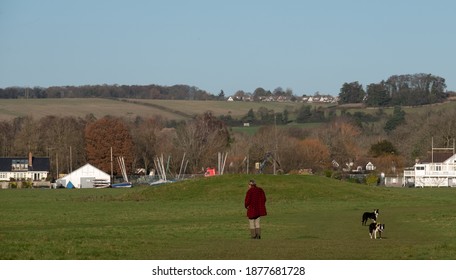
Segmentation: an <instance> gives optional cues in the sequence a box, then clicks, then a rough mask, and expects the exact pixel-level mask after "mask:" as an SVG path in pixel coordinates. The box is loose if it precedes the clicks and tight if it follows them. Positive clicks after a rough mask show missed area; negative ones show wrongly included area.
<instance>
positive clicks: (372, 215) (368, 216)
mask: <svg viewBox="0 0 456 280" xmlns="http://www.w3.org/2000/svg"><path fill="white" fill-rule="evenodd" d="M378 213H379V211H378V209H375V210H374V212H364V214H363V219H362V221H361V224H362V225H363V226H365V225H366V224H367V220H369V219H371V220H372V221H373V222H374V223H375V222H376V221H377V217H378Z"/></svg>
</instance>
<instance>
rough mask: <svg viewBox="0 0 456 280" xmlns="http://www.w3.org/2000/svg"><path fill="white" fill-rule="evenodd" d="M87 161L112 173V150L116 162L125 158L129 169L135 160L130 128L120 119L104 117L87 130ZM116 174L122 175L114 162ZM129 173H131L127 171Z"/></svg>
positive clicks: (88, 126)
mask: <svg viewBox="0 0 456 280" xmlns="http://www.w3.org/2000/svg"><path fill="white" fill-rule="evenodd" d="M85 141H86V153H87V161H88V162H89V163H90V164H92V165H94V166H96V167H97V168H99V169H101V170H103V171H105V172H107V173H110V171H111V158H110V157H111V153H110V149H111V148H112V152H113V158H114V160H115V159H116V158H117V157H119V156H123V157H124V159H125V165H126V166H127V169H128V168H129V167H131V164H132V159H133V155H132V153H133V141H132V137H131V134H130V131H129V130H128V126H127V125H126V124H125V122H124V121H123V120H122V119H120V118H114V117H104V118H102V119H100V120H97V121H95V122H93V123H91V124H89V125H87V127H86V129H85ZM113 167H114V169H113V172H114V174H120V172H119V171H120V169H119V167H118V165H117V164H116V162H115V161H114V162H113ZM127 172H129V171H128V170H127Z"/></svg>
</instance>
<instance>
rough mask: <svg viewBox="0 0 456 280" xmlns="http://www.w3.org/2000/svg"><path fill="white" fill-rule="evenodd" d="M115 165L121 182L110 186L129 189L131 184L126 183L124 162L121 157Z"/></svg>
mask: <svg viewBox="0 0 456 280" xmlns="http://www.w3.org/2000/svg"><path fill="white" fill-rule="evenodd" d="M117 163H118V164H119V168H120V172H121V173H122V177H123V180H124V181H123V182H122V183H117V184H112V185H111V187H112V188H131V186H132V184H131V182H129V181H128V176H127V168H126V167H125V160H124V158H123V157H118V158H117Z"/></svg>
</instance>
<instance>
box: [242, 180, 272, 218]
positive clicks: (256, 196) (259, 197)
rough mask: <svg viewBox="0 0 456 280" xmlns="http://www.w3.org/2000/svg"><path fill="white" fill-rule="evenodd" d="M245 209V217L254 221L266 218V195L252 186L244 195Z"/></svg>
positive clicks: (260, 189)
mask: <svg viewBox="0 0 456 280" xmlns="http://www.w3.org/2000/svg"><path fill="white" fill-rule="evenodd" d="M244 206H245V208H247V217H248V218H249V219H256V218H258V217H261V216H266V215H267V212H266V195H265V193H264V191H263V189H262V188H260V187H257V186H252V187H250V188H249V190H248V191H247V193H246V195H245V203H244Z"/></svg>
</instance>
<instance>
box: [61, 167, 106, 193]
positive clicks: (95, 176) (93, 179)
mask: <svg viewBox="0 0 456 280" xmlns="http://www.w3.org/2000/svg"><path fill="white" fill-rule="evenodd" d="M56 184H57V186H61V187H65V188H69V189H71V188H77V189H80V188H94V187H96V186H97V184H100V185H110V184H111V176H110V175H109V174H108V173H106V172H104V171H101V170H100V169H98V168H96V167H94V166H93V165H91V164H89V163H87V164H86V165H84V166H82V167H80V168H78V169H76V170H75V171H73V172H71V173H70V174H68V175H66V176H65V177H62V178H60V179H58V180H57V181H56Z"/></svg>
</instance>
